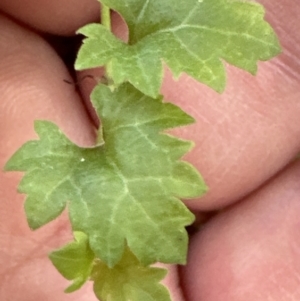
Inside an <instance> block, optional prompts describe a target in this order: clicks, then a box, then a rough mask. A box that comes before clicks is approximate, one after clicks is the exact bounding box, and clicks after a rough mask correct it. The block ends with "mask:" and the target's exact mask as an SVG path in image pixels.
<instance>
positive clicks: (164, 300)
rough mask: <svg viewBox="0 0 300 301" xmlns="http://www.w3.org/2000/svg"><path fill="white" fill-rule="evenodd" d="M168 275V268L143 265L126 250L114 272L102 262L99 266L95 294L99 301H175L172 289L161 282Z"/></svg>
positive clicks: (94, 273) (96, 272)
mask: <svg viewBox="0 0 300 301" xmlns="http://www.w3.org/2000/svg"><path fill="white" fill-rule="evenodd" d="M166 274H167V271H166V270H165V269H161V268H154V267H144V266H142V265H141V264H140V263H139V261H138V260H137V258H136V257H135V256H134V255H133V254H132V253H131V252H130V251H129V250H128V249H126V251H125V253H124V255H123V257H122V259H121V261H120V262H119V263H118V264H117V265H116V266H115V267H114V268H113V269H110V268H108V267H107V266H106V265H105V264H104V263H101V262H100V263H98V264H97V265H96V266H95V268H94V270H93V279H94V292H95V294H96V296H97V297H98V298H99V300H110V301H141V300H142V301H171V298H170V294H169V292H168V290H167V289H166V288H165V287H164V286H163V285H162V284H160V283H159V281H161V280H162V279H163V278H164V277H165V276H166Z"/></svg>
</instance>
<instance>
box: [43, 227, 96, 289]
mask: <svg viewBox="0 0 300 301" xmlns="http://www.w3.org/2000/svg"><path fill="white" fill-rule="evenodd" d="M74 238H75V241H74V242H71V243H69V244H67V245H66V246H64V247H62V248H61V249H59V250H55V251H53V252H51V253H50V255H49V258H50V260H51V261H52V263H53V265H54V266H55V267H56V268H57V269H58V271H59V272H60V273H61V274H62V275H63V276H64V277H65V278H66V279H68V280H74V282H73V284H71V285H70V286H69V287H68V288H67V289H66V290H65V292H66V293H71V292H74V291H75V290H78V289H79V288H80V287H81V286H82V285H83V284H84V283H85V282H86V281H87V280H88V279H89V277H90V275H91V272H92V269H93V262H94V259H95V256H94V253H93V252H92V250H91V249H90V247H89V243H88V237H87V236H86V235H85V234H84V233H83V232H74Z"/></svg>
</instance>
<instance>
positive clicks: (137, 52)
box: [75, 0, 280, 97]
mask: <svg viewBox="0 0 300 301" xmlns="http://www.w3.org/2000/svg"><path fill="white" fill-rule="evenodd" d="M101 2H103V3H104V4H105V5H107V6H109V7H110V8H112V9H113V10H116V11H117V12H119V13H120V14H121V15H122V16H123V18H124V19H125V21H126V23H127V25H128V28H129V41H128V43H125V42H123V41H121V40H119V39H118V38H116V37H115V36H114V35H113V34H112V33H111V32H109V31H108V30H107V29H106V28H105V27H104V26H102V25H100V24H90V25H86V26H84V27H83V28H81V29H80V30H79V31H78V32H79V33H81V34H83V35H85V36H86V37H87V38H86V39H85V40H84V45H83V46H82V47H81V49H80V51H79V53H78V58H77V61H76V63H75V68H76V69H78V70H81V69H87V68H93V67H99V66H104V65H106V64H108V63H109V64H110V65H109V72H110V74H109V75H110V76H111V77H112V79H113V81H114V82H115V84H117V85H118V84H121V83H123V82H126V81H129V82H130V83H131V84H133V85H134V86H135V87H136V88H137V89H139V90H140V91H142V92H143V93H145V94H147V95H149V96H151V97H156V96H157V95H158V94H159V90H160V87H161V82H162V76H163V66H162V62H165V63H166V64H167V65H168V67H169V68H170V69H171V70H172V72H173V74H174V76H175V77H179V76H180V74H181V73H182V72H186V73H187V74H189V75H190V76H192V77H194V78H195V79H197V80H199V81H201V82H203V83H205V84H207V85H208V86H210V87H212V88H213V89H215V90H216V91H219V92H221V91H223V89H224V87H225V77H226V76H225V69H224V65H223V62H222V60H225V61H227V62H228V63H230V64H233V65H235V66H237V67H240V68H242V69H244V70H247V71H248V72H250V73H253V74H254V73H256V70H257V61H259V60H262V61H264V60H268V59H270V58H271V57H273V56H275V55H277V54H278V53H279V52H280V45H279V42H278V40H277V37H276V35H275V33H274V31H273V29H272V28H271V26H270V25H269V24H268V23H267V22H266V21H265V20H264V14H265V12H264V9H263V7H262V6H261V5H259V4H257V3H255V2H253V1H238V0H185V1H176V0H164V1H161V0H145V1H140V0H127V1H121V0H102V1H101Z"/></svg>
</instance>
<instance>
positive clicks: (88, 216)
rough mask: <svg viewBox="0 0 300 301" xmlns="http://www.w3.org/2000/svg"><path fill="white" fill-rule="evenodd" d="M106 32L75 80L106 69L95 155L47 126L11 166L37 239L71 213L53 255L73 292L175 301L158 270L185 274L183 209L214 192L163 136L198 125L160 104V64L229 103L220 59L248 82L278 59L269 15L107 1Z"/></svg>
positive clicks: (92, 28) (40, 126) (188, 218)
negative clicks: (115, 19)
mask: <svg viewBox="0 0 300 301" xmlns="http://www.w3.org/2000/svg"><path fill="white" fill-rule="evenodd" d="M101 3H102V10H101V15H102V18H101V20H102V24H91V25H87V26H85V27H83V28H82V29H80V30H79V33H82V34H84V35H85V36H86V39H85V40H84V44H83V46H82V47H81V49H80V51H79V54H78V58H77V61H76V64H75V67H76V69H78V70H81V69H88V68H93V67H100V66H105V67H106V75H105V76H106V79H107V84H106V85H105V84H103V83H99V84H98V85H97V86H96V87H95V89H94V90H93V92H92V95H91V100H92V103H93V105H94V108H95V111H96V112H97V114H98V116H99V119H100V120H101V126H100V128H99V130H98V139H97V143H96V145H95V147H93V148H81V147H78V146H76V145H75V144H73V143H72V142H71V141H69V140H68V139H67V138H66V137H65V136H64V135H63V134H62V133H61V132H60V131H59V129H58V127H57V126H55V125H54V124H52V123H50V122H46V121H38V122H36V124H35V129H36V132H37V133H38V135H39V137H40V140H37V141H29V142H27V143H26V144H25V145H24V146H22V148H21V149H20V150H18V151H17V152H16V154H15V155H14V156H13V157H12V158H11V159H10V160H9V162H8V163H7V164H6V169H7V170H20V171H24V172H25V176H24V177H23V179H22V182H21V183H20V185H19V191H20V192H21V193H25V194H27V199H26V202H25V211H26V215H27V219H28V223H29V225H30V227H31V228H32V229H37V228H39V227H41V226H43V225H45V224H46V223H48V222H50V221H51V220H53V219H55V218H56V217H57V216H58V215H59V214H60V213H61V212H62V211H63V210H64V209H65V208H66V207H68V210H69V215H70V221H71V224H72V229H73V231H74V238H75V240H74V241H73V242H71V243H69V244H68V245H66V246H64V247H63V248H61V249H59V250H56V251H54V252H52V253H51V254H50V259H51V260H52V262H53V264H54V265H55V266H56V267H57V269H58V270H59V271H60V272H61V274H62V275H63V276H64V277H66V278H67V279H69V280H72V281H73V283H72V285H71V286H70V287H69V288H67V290H66V291H67V292H71V291H74V290H76V289H78V288H79V287H80V286H82V285H83V284H84V282H85V281H87V280H88V279H91V280H92V281H94V290H95V294H96V295H97V297H99V298H100V299H101V300H102V301H104V300H112V301H116V300H117V301H118V300H120V301H121V300H124V301H125V300H132V301H136V300H162V301H165V300H169V299H170V297H169V294H168V291H167V289H166V288H164V287H163V286H162V285H161V284H160V283H159V281H160V280H161V279H163V278H164V276H165V274H166V271H165V270H164V269H161V268H154V267H151V266H150V265H151V264H153V263H156V262H162V263H176V264H184V263H185V261H186V253H187V240H188V236H187V233H186V230H185V227H186V226H187V225H190V224H191V223H192V222H193V219H194V218H193V214H192V213H191V212H190V211H189V210H188V209H187V208H186V207H185V206H184V204H183V203H182V202H181V201H180V199H182V198H193V197H197V196H200V195H202V194H203V193H204V192H205V191H206V186H205V184H204V182H203V179H202V178H201V176H200V175H199V174H198V172H197V171H196V170H195V168H194V167H192V166H191V165H190V164H188V163H187V162H184V161H182V160H181V157H182V156H183V155H184V154H185V153H187V152H188V151H189V150H190V149H191V147H192V143H191V142H188V141H184V140H180V139H177V138H175V137H172V136H170V135H168V134H166V133H165V131H166V130H168V129H171V128H174V127H178V126H185V125H188V124H190V123H192V122H193V121H194V120H193V118H192V117H191V116H189V115H187V114H186V113H184V112H183V111H182V110H181V109H180V108H178V107H176V106H174V105H172V104H170V103H167V102H165V101H164V100H163V98H162V96H160V95H159V91H160V86H161V83H162V78H163V62H164V63H166V65H168V67H169V68H170V69H171V71H172V72H173V74H174V76H175V77H178V76H179V75H180V74H181V73H182V72H186V73H187V74H189V75H190V76H192V77H194V78H195V79H197V80H199V81H201V82H203V83H205V84H207V85H209V86H210V87H212V88H214V89H215V90H217V91H219V92H221V91H222V90H223V89H224V86H225V71H224V66H223V63H222V61H221V60H222V59H223V60H225V61H227V62H229V63H231V64H233V65H235V66H238V67H240V68H243V69H245V70H247V71H249V72H251V73H255V72H256V68H257V61H258V60H267V59H269V58H271V57H273V56H274V55H276V54H278V53H279V51H280V47H279V43H278V41H277V38H276V36H275V34H274V32H273V30H272V29H271V27H270V26H269V25H268V24H267V23H266V22H265V21H264V20H263V17H264V10H263V8H262V7H261V6H260V5H258V4H255V3H253V2H245V1H232V0H209V1H208V0H202V1H199V0H186V1H184V2H183V1H182V2H179V3H177V2H176V1H174V0H165V1H158V0H148V1H141V0H128V1H120V0H103V1H101ZM111 9H112V10H115V11H117V12H118V13H120V15H121V16H122V17H123V18H124V20H125V22H126V23H127V25H128V29H129V40H128V42H127V43H125V42H123V41H121V40H120V39H118V38H116V37H115V36H114V35H113V33H112V32H111V29H110V27H111V26H110V10H111Z"/></svg>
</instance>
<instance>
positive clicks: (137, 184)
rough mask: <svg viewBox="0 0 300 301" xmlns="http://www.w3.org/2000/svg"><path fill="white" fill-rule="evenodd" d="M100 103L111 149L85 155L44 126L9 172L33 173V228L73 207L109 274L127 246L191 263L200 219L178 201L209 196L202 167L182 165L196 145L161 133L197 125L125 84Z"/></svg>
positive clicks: (147, 258) (77, 226) (104, 92)
mask: <svg viewBox="0 0 300 301" xmlns="http://www.w3.org/2000/svg"><path fill="white" fill-rule="evenodd" d="M91 97H92V100H93V103H94V106H95V109H96V111H97V112H98V115H99V116H100V119H101V122H102V130H103V138H104V141H105V143H104V144H102V145H98V146H96V147H93V148H80V147H78V146H76V145H74V144H73V143H72V142H70V141H69V140H68V139H67V138H66V137H65V136H64V135H63V134H62V133H61V132H60V131H59V129H58V127H57V126H56V125H54V124H52V123H50V122H46V121H39V122H36V124H35V130H36V132H37V133H38V135H39V137H40V140H37V141H30V142H27V143H26V144H25V145H24V146H22V147H21V148H20V149H19V150H18V151H17V152H16V154H15V155H14V156H13V157H12V158H11V159H10V160H9V162H8V163H7V165H6V169H7V170H20V171H25V172H26V174H25V176H24V177H23V179H22V181H21V183H20V185H19V191H20V192H22V193H26V194H27V199H26V202H25V211H26V214H27V219H28V222H29V225H30V227H31V228H33V229H36V228H38V227H41V226H42V225H44V224H46V223H48V222H49V221H51V220H52V219H54V218H56V217H57V216H58V215H59V214H60V213H61V211H62V210H63V209H64V208H65V206H66V204H67V202H69V205H68V206H69V211H70V218H71V223H72V227H73V230H74V231H82V232H84V233H86V234H87V235H88V237H89V243H90V246H91V249H92V250H93V252H94V253H95V254H96V256H97V257H98V258H100V259H101V260H102V261H104V262H105V263H106V264H107V265H108V266H109V267H112V266H114V265H115V264H116V263H117V262H118V261H119V260H120V259H121V257H122V254H123V251H124V246H125V242H126V243H127V245H128V246H129V248H130V249H131V251H132V252H133V253H134V254H135V256H137V258H138V259H139V260H140V261H141V263H142V264H144V265H147V264H150V263H154V262H157V261H160V262H166V263H181V264H183V263H185V260H186V251H187V239H188V237H187V233H186V230H185V228H184V227H185V226H187V225H189V224H191V223H192V222H193V219H194V217H193V214H191V213H190V212H189V210H188V209H187V208H186V207H185V205H184V204H183V203H182V202H181V201H180V200H179V199H178V198H192V197H197V196H199V195H201V194H203V193H204V192H205V191H206V186H205V184H204V182H203V180H202V178H201V177H200V175H199V174H198V172H197V171H196V169H195V168H194V167H192V166H191V165H190V164H188V163H186V162H183V161H180V158H181V157H182V156H183V155H184V154H185V153H186V152H187V151H189V150H190V148H191V146H192V144H191V143H190V142H187V141H183V140H180V139H177V138H174V137H172V136H170V135H167V134H163V133H161V132H162V131H164V130H166V129H170V128H173V127H176V126H183V125H187V124H190V123H192V122H193V121H194V120H193V118H191V117H190V116H189V115H187V114H185V113H184V112H183V111H182V110H181V109H179V108H178V107H176V106H175V105H173V104H170V103H164V102H162V99H161V98H158V99H151V98H149V97H147V96H145V95H144V94H142V93H140V92H139V91H138V90H136V89H135V88H134V87H133V86H131V85H129V84H124V85H122V86H120V87H119V88H118V89H117V90H115V91H114V92H112V91H111V90H110V89H109V88H108V87H107V86H104V85H99V86H97V87H96V88H95V89H94V91H93V93H92V96H91Z"/></svg>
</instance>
